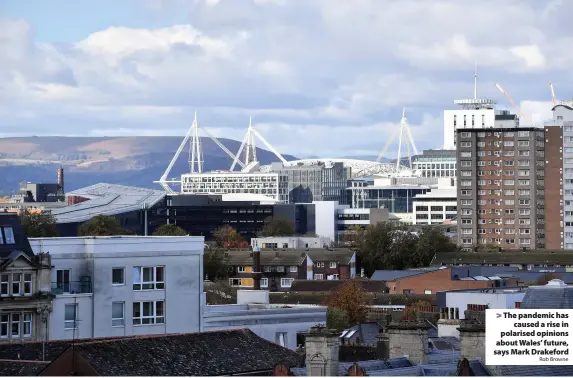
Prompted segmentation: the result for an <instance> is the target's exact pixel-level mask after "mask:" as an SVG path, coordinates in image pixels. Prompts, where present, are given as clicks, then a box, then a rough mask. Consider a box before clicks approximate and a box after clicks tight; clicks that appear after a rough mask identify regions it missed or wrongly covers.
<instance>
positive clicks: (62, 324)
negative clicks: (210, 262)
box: [30, 236, 205, 340]
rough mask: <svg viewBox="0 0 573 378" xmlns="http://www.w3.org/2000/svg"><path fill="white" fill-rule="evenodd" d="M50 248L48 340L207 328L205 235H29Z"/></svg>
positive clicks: (37, 245) (37, 246)
mask: <svg viewBox="0 0 573 378" xmlns="http://www.w3.org/2000/svg"><path fill="white" fill-rule="evenodd" d="M30 245H31V247H32V250H33V251H34V252H35V253H36V254H37V255H39V254H44V253H48V252H49V254H50V256H51V258H52V266H53V267H52V271H51V276H52V277H51V279H52V282H53V289H52V292H53V293H54V294H55V298H54V299H53V304H52V307H53V310H52V313H51V315H50V320H49V339H51V340H63V339H74V338H93V337H110V336H130V335H147V334H158V333H184V332H199V331H201V329H202V311H203V303H205V302H204V300H205V298H204V294H203V247H204V239H203V237H171V236H164V237H138V236H120V237H81V238H35V239H30Z"/></svg>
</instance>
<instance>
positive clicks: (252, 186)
mask: <svg viewBox="0 0 573 378" xmlns="http://www.w3.org/2000/svg"><path fill="white" fill-rule="evenodd" d="M181 193H183V194H238V193H246V194H258V195H263V196H265V197H268V198H270V199H273V200H276V201H280V202H283V203H288V202H289V194H288V181H287V177H286V175H284V174H279V173H276V172H270V173H261V172H210V173H186V174H184V175H181Z"/></svg>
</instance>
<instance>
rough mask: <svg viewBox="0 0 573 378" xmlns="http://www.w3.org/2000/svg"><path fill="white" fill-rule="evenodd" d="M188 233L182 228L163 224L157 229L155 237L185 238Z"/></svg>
mask: <svg viewBox="0 0 573 378" xmlns="http://www.w3.org/2000/svg"><path fill="white" fill-rule="evenodd" d="M185 235H187V233H186V232H185V230H184V229H182V228H181V227H178V226H176V225H174V224H162V225H161V226H159V227H157V230H155V232H154V233H153V236H185Z"/></svg>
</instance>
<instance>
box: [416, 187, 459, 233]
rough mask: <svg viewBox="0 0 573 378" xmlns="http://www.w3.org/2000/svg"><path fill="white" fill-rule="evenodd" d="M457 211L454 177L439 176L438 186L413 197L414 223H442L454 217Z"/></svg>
mask: <svg viewBox="0 0 573 378" xmlns="http://www.w3.org/2000/svg"><path fill="white" fill-rule="evenodd" d="M457 211H458V201H457V187H456V179H455V178H449V177H446V178H439V179H438V186H437V188H434V189H432V190H430V191H429V192H426V193H424V194H418V195H416V197H414V217H413V223H414V224H428V225H431V224H442V223H444V222H446V221H451V220H453V219H455V218H456V216H457Z"/></svg>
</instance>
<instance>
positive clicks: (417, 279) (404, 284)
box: [385, 268, 517, 294]
mask: <svg viewBox="0 0 573 378" xmlns="http://www.w3.org/2000/svg"><path fill="white" fill-rule="evenodd" d="M385 282H386V286H387V288H388V292H389V293H390V294H436V293H437V292H439V291H448V290H461V289H480V288H488V287H503V286H516V285H517V280H516V279H515V278H507V279H488V278H487V277H483V279H480V280H475V279H454V278H453V277H452V269H451V268H441V269H432V270H419V271H417V273H416V274H410V275H404V276H397V277H395V278H394V279H392V280H386V281H385Z"/></svg>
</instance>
